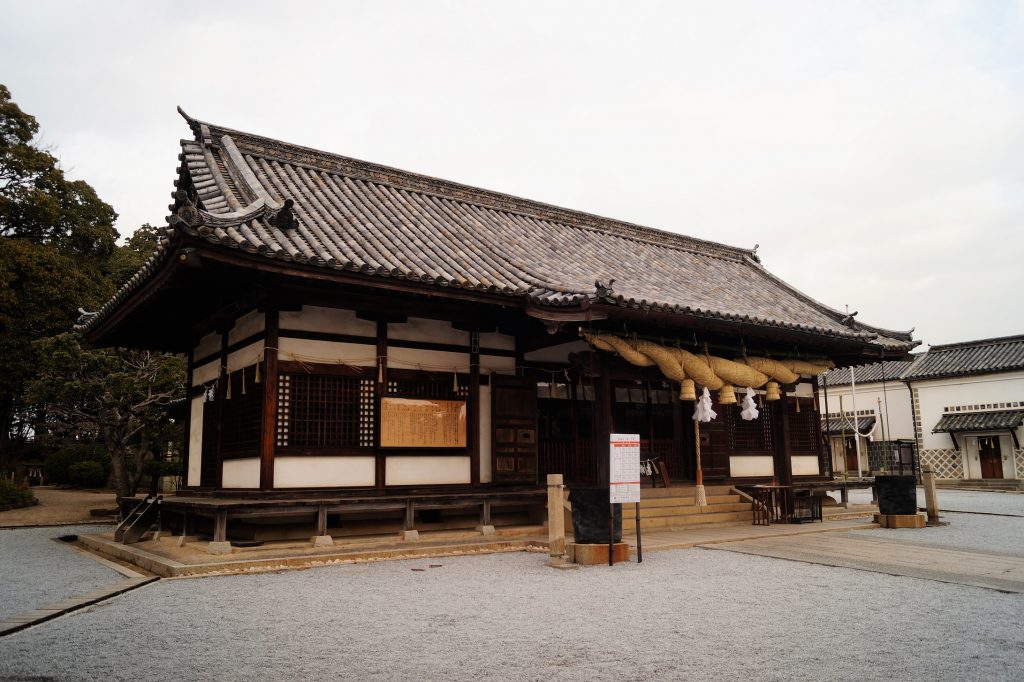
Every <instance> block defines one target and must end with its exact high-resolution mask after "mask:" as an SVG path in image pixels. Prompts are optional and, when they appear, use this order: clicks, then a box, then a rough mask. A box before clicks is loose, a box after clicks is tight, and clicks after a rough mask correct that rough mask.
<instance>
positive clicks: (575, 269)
mask: <svg viewBox="0 0 1024 682" xmlns="http://www.w3.org/2000/svg"><path fill="white" fill-rule="evenodd" d="M186 118H187V117H186ZM188 121H189V125H190V127H191V128H192V129H193V132H194V133H195V135H196V138H195V140H185V141H183V142H182V155H181V158H182V167H181V168H180V169H179V170H180V174H179V179H178V183H177V184H178V187H179V189H180V190H184V191H185V192H184V193H191V195H192V196H193V197H194V200H195V201H196V203H197V206H198V208H199V209H200V215H201V220H200V221H197V222H192V223H183V222H177V224H176V226H175V228H176V229H180V230H186V231H188V232H190V233H192V234H196V235H198V236H200V237H202V238H204V239H205V240H207V241H208V242H210V243H213V244H217V245H219V246H223V247H227V248H234V249H240V250H242V251H245V252H248V253H252V254H257V255H259V256H261V257H266V258H275V259H281V260H286V261H289V260H290V261H295V262H300V263H309V264H312V265H315V266H320V267H327V268H335V269H344V270H350V271H354V272H359V273H364V274H367V275H374V276H386V277H396V278H404V279H409V280H412V281H418V282H425V283H430V284H434V285H437V286H446V287H461V288H465V289H472V290H477V291H486V292H491V293H499V294H504V295H508V296H516V297H520V298H525V299H528V300H530V301H532V302H533V303H535V304H538V305H547V306H566V305H579V304H580V303H581V302H583V301H585V300H590V301H601V300H603V301H604V302H606V303H612V304H617V305H620V306H625V307H634V308H643V309H650V310H658V311H666V312H677V313H687V314H690V315H695V316H699V317H708V318H715V319H721V320H729V321H735V322H744V323H750V324H755V325H759V326H769V327H783V328H789V329H796V330H801V331H805V332H809V333H812V334H816V335H825V336H832V337H840V338H846V339H852V340H859V341H863V342H865V343H870V344H874V345H881V346H884V347H886V348H891V349H896V350H900V351H903V350H907V349H909V348H911V347H913V346H914V345H916V344H915V342H914V341H913V340H912V339H911V336H910V334H909V333H904V332H895V331H889V330H883V329H878V328H874V327H870V326H867V325H864V324H860V323H857V322H854V321H852V319H849V318H846V316H845V315H844V314H843V313H841V312H839V311H836V310H833V309H831V308H828V307H827V306H824V305H822V304H821V303H819V302H817V301H815V300H814V299H812V298H810V297H809V296H807V295H805V294H803V293H801V292H799V291H797V290H796V289H794V288H793V287H790V286H789V285H787V284H786V283H785V282H783V281H782V280H780V279H778V278H777V277H775V276H774V275H772V274H771V273H769V272H768V271H767V270H765V269H764V267H763V266H762V265H761V263H760V259H759V258H758V257H757V255H756V253H755V252H754V251H752V250H749V249H741V248H736V247H731V246H726V245H723V244H718V243H715V242H709V241H704V240H700V239H694V238H692V237H686V236H683V235H678V234H674V233H668V232H662V231H659V230H654V229H651V228H647V227H641V226H639V225H634V224H631V223H625V222H621V221H616V220H611V219H608V218H601V217H598V216H594V215H590V214H587V213H581V212H578V211H571V210H568V209H563V208H558V207H555V206H550V205H547V204H542V203H538V202H533V201H529V200H525V199H520V198H517V197H512V196H509V195H505V194H500V193H497V192H491V191H487V190H482V189H478V188H474V187H468V186H465V185H459V184H456V183H452V182H447V181H444V180H438V179H436V178H430V177H427V176H423V175H417V174H413V173H408V172H405V171H399V170H395V169H392V168H387V167H385V166H379V165H376V164H370V163H366V162H363V161H358V160H355V159H349V158H346V157H342V156H337V155H333V154H327V153H324V152H319V151H316V150H312V149H307V148H304V147H299V146H296V145H291V144H287V143H283V142H279V141H277V140H271V139H268V138H263V137H259V136H255V135H250V134H248V133H242V132H238V131H235V130H230V129H227V128H221V127H218V126H214V125H210V124H207V123H203V122H200V121H196V120H194V119H188ZM181 194H183V192H179V195H181ZM287 199H291V200H293V201H294V215H295V217H296V218H297V226H296V227H295V228H294V229H286V230H282V229H279V228H277V227H275V226H274V225H273V223H272V221H271V217H272V216H273V215H274V213H275V212H276V211H278V210H279V209H280V208H281V205H282V203H283V202H284V201H285V200H287ZM183 203H184V201H183V199H182V198H178V199H177V201H176V203H175V204H174V205H172V207H171V208H172V211H178V212H179V213H180V210H179V209H181V207H182V204H183ZM175 219H176V218H175V216H173V215H172V216H171V222H172V224H174V223H175ZM156 259H157V262H158V261H159V260H160V259H161V254H159V253H158V254H157V256H156ZM157 262H154V263H152V264H151V265H150V266H148V267H149V270H150V271H152V270H153V269H155V268H156V265H157ZM148 274H149V272H147V271H144V272H143V273H140V275H139V276H138V279H139V280H144V279H145V278H146V277H147V276H148ZM611 280H614V286H613V287H612V288H613V291H612V292H611V293H608V292H604V293H605V295H604V296H601V295H600V293H599V292H598V291H597V286H596V282H597V281H600V282H603V283H609V282H610V281H611ZM133 282H134V284H133V285H130V286H129V287H126V289H124V290H122V291H121V292H119V293H118V294H117V295H116V296H115V298H114V299H113V300H112V301H111V302H110V303H108V304H107V305H106V306H104V308H103V309H101V310H100V311H99V313H98V314H94V315H92V316H91V317H89V316H87V317H84V318H83V320H82V321H81V324H80V328H81V329H85V330H87V329H89V328H91V327H93V326H94V325H96V324H97V323H98V321H99V320H100V319H102V318H103V317H104V316H105V315H107V314H108V313H109V312H110V311H111V310H113V309H114V308H115V307H116V306H117V305H118V304H119V301H121V300H123V299H125V298H127V296H129V295H130V294H131V291H132V290H133V287H134V286H138V283H139V282H138V281H137V280H133Z"/></svg>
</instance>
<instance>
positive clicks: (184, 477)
mask: <svg viewBox="0 0 1024 682" xmlns="http://www.w3.org/2000/svg"><path fill="white" fill-rule="evenodd" d="M192 347H193V348H195V343H192ZM193 360H195V351H194V350H190V351H189V352H188V365H187V367H188V369H187V370H186V371H185V423H184V425H183V426H184V429H185V439H184V440H183V441H182V444H181V466H182V472H181V485H182V487H185V486H187V485H188V469H189V466H190V465H191V460H192V448H191V447H190V445H191V443H192V400H193V399H194V398H195V396H193V395H192V361H193ZM199 456H200V457H202V443H200V451H199Z"/></svg>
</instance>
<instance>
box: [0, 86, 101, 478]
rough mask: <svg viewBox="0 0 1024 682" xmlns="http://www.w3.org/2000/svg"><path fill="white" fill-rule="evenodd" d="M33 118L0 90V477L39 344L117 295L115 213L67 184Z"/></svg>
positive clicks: (79, 185)
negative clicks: (113, 263)
mask: <svg viewBox="0 0 1024 682" xmlns="http://www.w3.org/2000/svg"><path fill="white" fill-rule="evenodd" d="M38 131H39V125H38V123H37V122H36V120H35V118H33V117H32V116H30V115H28V114H26V113H25V112H23V111H22V110H21V109H20V108H19V107H18V105H17V104H15V103H14V102H12V101H11V93H10V91H9V90H8V89H7V88H6V87H5V86H3V85H0V469H4V468H7V467H8V466H9V461H8V458H7V453H8V451H9V445H10V443H9V437H10V433H11V431H12V428H14V426H15V424H14V417H15V414H17V413H18V412H19V411H20V410H22V409H23V407H24V406H23V405H22V403H21V395H22V394H23V391H24V387H25V385H26V383H27V382H29V381H31V380H32V379H33V377H34V375H35V368H36V366H37V365H38V361H39V358H38V357H37V356H35V355H34V347H33V345H32V342H33V341H34V340H35V339H38V338H41V337H44V336H49V335H51V334H56V333H60V332H63V331H66V330H68V329H69V328H70V326H71V325H72V324H73V323H74V321H75V319H76V317H77V310H78V308H79V307H85V308H88V309H95V308H96V307H97V306H98V305H100V304H101V303H102V302H103V301H105V300H106V299H107V298H108V297H109V296H110V295H111V294H112V293H113V291H114V284H115V283H114V282H113V281H112V280H111V277H110V272H109V265H110V260H111V257H112V255H113V254H114V253H115V250H116V248H117V247H116V239H117V236H118V235H117V231H116V230H115V229H114V220H115V219H116V218H117V214H116V213H115V212H114V209H113V208H111V207H110V206H109V205H108V204H106V203H104V202H103V201H101V200H100V199H99V197H97V196H96V192H95V191H93V189H92V187H90V186H89V185H88V184H87V183H85V182H83V181H71V180H68V179H67V178H65V177H64V173H63V171H62V170H61V169H60V167H59V165H58V162H57V159H56V158H55V157H54V156H53V155H52V154H50V153H49V152H48V151H46V150H45V149H42V148H41V147H39V145H38V144H36V143H35V142H34V139H35V136H36V134H37V133H38Z"/></svg>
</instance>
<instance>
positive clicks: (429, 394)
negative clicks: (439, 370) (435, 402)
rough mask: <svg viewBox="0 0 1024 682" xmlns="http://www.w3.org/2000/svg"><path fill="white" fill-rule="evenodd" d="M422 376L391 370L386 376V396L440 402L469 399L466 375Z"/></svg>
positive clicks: (467, 376)
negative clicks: (433, 399)
mask: <svg viewBox="0 0 1024 682" xmlns="http://www.w3.org/2000/svg"><path fill="white" fill-rule="evenodd" d="M423 374H424V373H420V372H410V373H409V374H406V373H404V372H399V371H396V370H391V371H390V372H389V374H388V383H387V395H389V396H396V397H401V398H435V399H440V400H466V399H467V398H469V375H468V374H458V375H452V374H450V373H443V374H436V375H435V376H433V377H430V376H424V375H423ZM416 375H419V376H416Z"/></svg>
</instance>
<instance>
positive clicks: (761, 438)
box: [726, 403, 775, 454]
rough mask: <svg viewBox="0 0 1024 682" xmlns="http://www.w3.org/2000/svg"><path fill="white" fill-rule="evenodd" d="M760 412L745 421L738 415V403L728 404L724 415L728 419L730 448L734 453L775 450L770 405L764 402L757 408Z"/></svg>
mask: <svg viewBox="0 0 1024 682" xmlns="http://www.w3.org/2000/svg"><path fill="white" fill-rule="evenodd" d="M758 409H759V410H760V412H761V414H759V415H758V417H757V419H753V420H750V421H747V420H745V419H743V417H741V416H740V411H741V410H742V408H741V407H740V406H739V405H729V406H728V407H727V412H726V415H727V417H728V419H729V425H730V429H729V438H730V448H731V450H732V452H734V453H736V454H740V453H745V452H751V453H765V452H773V451H774V450H775V441H774V437H775V434H774V431H773V429H772V419H773V415H772V406H771V404H769V403H765V404H764V406H763V407H760V408H758Z"/></svg>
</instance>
